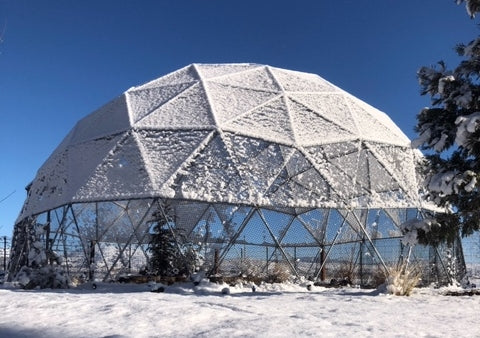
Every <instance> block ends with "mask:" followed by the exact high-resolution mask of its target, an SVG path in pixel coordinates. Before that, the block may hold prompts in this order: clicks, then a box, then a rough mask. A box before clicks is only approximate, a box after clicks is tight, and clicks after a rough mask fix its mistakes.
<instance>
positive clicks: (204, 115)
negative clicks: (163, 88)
mask: <svg viewBox="0 0 480 338" xmlns="http://www.w3.org/2000/svg"><path fill="white" fill-rule="evenodd" d="M135 126H136V127H139V128H151V129H163V128H167V129H176V128H205V127H207V128H214V126H215V120H214V118H213V114H212V112H211V109H210V105H209V103H208V99H207V96H206V94H205V91H204V89H203V87H202V85H201V84H195V85H193V86H191V87H189V88H188V89H187V90H185V91H183V92H182V93H180V94H179V95H177V96H175V97H174V98H173V99H171V100H170V101H168V102H166V103H165V104H164V105H162V106H160V107H159V108H158V109H156V110H154V111H153V112H151V113H150V114H148V115H147V116H145V117H144V118H143V119H141V120H139V121H138V122H137V123H136V124H135Z"/></svg>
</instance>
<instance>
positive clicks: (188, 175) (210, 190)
mask: <svg viewBox="0 0 480 338" xmlns="http://www.w3.org/2000/svg"><path fill="white" fill-rule="evenodd" d="M176 184H178V185H179V186H178V187H179V188H178V189H179V190H178V194H179V197H183V198H189V199H193V200H204V201H210V202H220V201H224V202H230V201H232V202H234V201H235V202H237V201H239V200H242V199H245V198H247V197H248V196H246V195H245V194H247V191H246V187H247V185H246V183H245V182H244V181H243V180H242V178H241V177H240V176H239V174H238V170H237V168H236V165H235V163H234V162H233V161H232V159H231V158H230V154H229V152H228V150H227V148H226V147H225V144H224V143H223V141H222V139H221V137H220V136H218V135H217V136H216V137H214V138H213V139H212V140H211V141H210V143H209V144H207V145H206V146H205V148H203V149H202V151H201V152H200V153H199V154H198V155H197V156H196V157H195V158H193V159H192V161H191V162H190V163H188V164H186V165H185V166H184V167H182V174H180V175H179V176H178V179H177V183H176Z"/></svg>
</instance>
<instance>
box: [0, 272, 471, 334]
mask: <svg viewBox="0 0 480 338" xmlns="http://www.w3.org/2000/svg"><path fill="white" fill-rule="evenodd" d="M151 287H152V286H148V285H147V284H139V285H130V284H98V285H97V288H96V289H93V288H91V286H88V285H84V286H83V287H79V288H72V289H67V290H60V291H57V290H33V291H25V290H18V289H9V288H7V287H5V286H4V288H3V289H0V306H1V308H2V316H1V317H0V336H2V337H12V338H15V337H32V338H36V337H66V338H69V337H158V336H161V337H234V336H241V337H306V336H316V337H318V336H327V337H341V336H346V337H359V336H360V337H364V336H369V337H371V336H373V337H378V336H385V337H393V336H401V337H458V336H461V337H478V336H479V335H480V327H479V326H478V313H479V311H480V297H479V296H461V297H452V296H445V295H444V294H445V292H446V289H433V288H425V289H415V290H414V291H413V294H412V295H411V296H410V297H400V296H393V295H390V294H385V293H381V292H379V291H377V290H363V289H356V288H340V289H335V288H323V287H318V286H311V287H310V288H309V289H310V291H309V290H308V288H307V285H306V284H302V285H298V284H296V285H294V284H268V285H260V286H256V288H255V292H253V291H252V286H251V285H248V284H246V285H243V286H242V285H238V286H234V287H232V286H227V285H225V284H211V283H207V282H205V281H203V282H202V283H201V284H200V285H198V286H196V287H194V286H193V285H192V284H191V283H189V284H179V285H173V286H165V292H158V293H157V292H155V293H154V292H150V289H151ZM223 289H226V290H228V291H224V293H222V290H223Z"/></svg>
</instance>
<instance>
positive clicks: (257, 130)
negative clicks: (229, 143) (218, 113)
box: [224, 98, 294, 144]
mask: <svg viewBox="0 0 480 338" xmlns="http://www.w3.org/2000/svg"><path fill="white" fill-rule="evenodd" d="M224 129H226V130H229V131H232V132H237V133H238V134H240V135H246V136H253V137H257V138H260V139H263V140H269V141H276V142H280V143H287V144H291V143H293V142H294V137H293V131H292V128H291V123H290V118H289V113H288V110H287V107H286V106H285V104H284V102H283V99H282V98H279V99H276V100H273V101H271V102H269V103H268V104H266V105H264V106H262V107H259V108H257V109H255V110H253V111H251V112H250V113H247V114H245V115H243V116H241V117H239V118H237V119H236V120H233V121H231V122H230V123H229V124H227V125H225V126H224Z"/></svg>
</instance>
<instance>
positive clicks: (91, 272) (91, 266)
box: [88, 240, 96, 281]
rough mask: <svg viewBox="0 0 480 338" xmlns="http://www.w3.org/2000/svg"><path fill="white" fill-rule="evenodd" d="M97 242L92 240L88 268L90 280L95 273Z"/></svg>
mask: <svg viewBox="0 0 480 338" xmlns="http://www.w3.org/2000/svg"><path fill="white" fill-rule="evenodd" d="M95 244H96V241H94V240H91V241H90V259H89V268H88V280H90V281H92V280H93V276H94V274H95V269H94V263H95Z"/></svg>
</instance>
